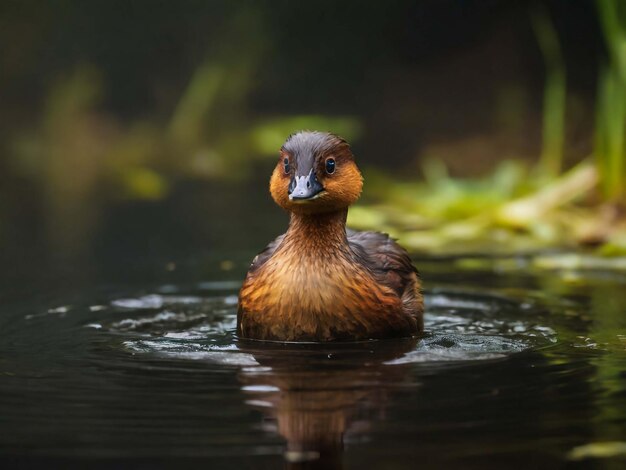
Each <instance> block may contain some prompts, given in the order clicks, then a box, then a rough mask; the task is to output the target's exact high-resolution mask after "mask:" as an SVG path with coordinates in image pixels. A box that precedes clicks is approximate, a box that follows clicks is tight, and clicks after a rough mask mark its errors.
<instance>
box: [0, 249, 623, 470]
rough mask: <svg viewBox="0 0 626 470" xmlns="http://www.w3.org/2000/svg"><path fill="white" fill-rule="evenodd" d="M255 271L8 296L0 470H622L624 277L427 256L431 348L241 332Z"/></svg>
mask: <svg viewBox="0 0 626 470" xmlns="http://www.w3.org/2000/svg"><path fill="white" fill-rule="evenodd" d="M247 259H248V254H240V255H239V258H237V257H236V256H234V257H233V260H234V261H233V260H231V261H230V262H229V263H226V264H225V263H224V262H217V261H215V262H214V261H207V260H206V259H194V260H192V261H189V262H188V263H187V264H185V263H182V264H176V265H172V264H164V265H159V268H158V269H156V268H155V266H140V267H135V268H133V269H130V268H129V272H131V273H130V274H129V273H126V274H121V275H118V276H117V279H118V282H117V283H116V282H112V281H111V279H108V280H107V279H104V278H92V279H91V280H90V281H89V282H84V283H80V282H78V281H76V282H78V283H77V284H74V285H70V286H69V287H67V284H66V283H65V282H61V281H59V280H55V279H54V278H50V277H44V278H42V279H39V281H38V282H37V283H34V284H31V285H29V286H24V287H23V288H20V289H13V290H9V289H5V290H4V291H3V292H4V294H3V296H2V300H1V302H2V303H1V307H2V315H1V316H0V321H1V322H2V323H1V325H0V326H1V331H2V341H1V343H0V431H1V433H0V455H1V461H2V462H4V463H5V464H8V465H9V466H11V467H16V466H24V467H44V466H45V467H46V468H50V467H51V466H52V467H60V468H65V467H67V466H70V465H83V466H89V467H90V468H94V467H96V468H99V467H107V468H108V467H116V468H124V467H129V468H137V467H145V468H163V467H165V468H169V467H177V468H178V467H180V466H181V465H186V466H191V465H204V466H208V467H209V468H281V467H283V466H286V467H288V468H309V467H310V468H340V467H343V468H385V469H387V468H398V469H404V468H415V467H420V468H442V467H444V468H448V467H454V468H458V467H461V468H502V467H504V466H507V467H514V468H517V467H519V468H554V467H558V468H562V467H567V468H569V467H572V468H576V467H583V468H587V467H593V468H618V466H619V465H621V464H622V465H623V464H624V463H626V461H625V460H624V458H625V453H624V450H623V448H622V447H620V442H621V443H623V442H624V441H626V436H625V424H626V423H625V418H626V406H625V404H626V400H625V398H626V374H625V373H624V370H626V367H625V366H626V350H625V349H626V316H625V315H624V313H625V312H624V310H625V309H624V307H623V306H624V305H626V303H625V302H624V301H625V300H626V293H624V292H623V290H624V289H623V286H624V279H622V278H620V276H618V275H614V274H610V273H587V274H588V275H587V276H586V277H584V278H582V277H580V276H578V277H576V276H574V277H572V275H571V274H570V275H568V276H563V275H560V274H558V273H553V272H544V273H533V272H529V271H528V270H526V269H512V270H511V269H509V270H504V271H503V270H502V269H500V268H499V267H498V265H497V264H493V263H491V262H489V261H486V262H484V263H482V264H480V263H479V266H477V267H473V268H472V269H467V268H462V267H460V266H461V265H460V264H459V263H458V262H457V261H456V260H439V261H437V260H430V261H424V260H422V261H420V260H418V265H420V266H421V267H422V273H423V277H424V279H426V287H427V291H426V303H427V315H426V334H425V335H424V336H423V337H421V338H415V339H404V340H387V341H365V342H354V343H342V344H330V345H321V344H284V343H265V342H258V341H249V340H248V341H244V340H241V339H238V338H237V337H236V335H235V331H234V329H235V322H236V301H237V298H236V294H237V290H238V287H239V284H240V279H241V277H242V276H243V274H244V272H245V265H246V260H247ZM213 265H215V266H221V268H222V269H221V270H220V269H214V270H211V269H209V267H210V266H213ZM231 268H232V270H231ZM522 268H523V266H522ZM120 278H122V279H123V282H120ZM74 279H76V278H74ZM9 284H10V282H9V280H4V283H3V285H5V286H8V285H9ZM59 285H63V286H65V287H63V288H60V287H59ZM585 446H586V447H585ZM620 449H621V450H620ZM603 452H604V454H606V455H604V454H603ZM4 468H9V467H8V466H7V467H4Z"/></svg>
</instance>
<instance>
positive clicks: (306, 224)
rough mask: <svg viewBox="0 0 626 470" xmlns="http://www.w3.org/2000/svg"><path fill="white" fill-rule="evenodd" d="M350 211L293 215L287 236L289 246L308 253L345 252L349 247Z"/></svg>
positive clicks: (304, 253)
mask: <svg viewBox="0 0 626 470" xmlns="http://www.w3.org/2000/svg"><path fill="white" fill-rule="evenodd" d="M347 216H348V209H343V210H341V211H337V212H327V213H322V214H296V213H293V212H292V213H291V219H290V221H289V229H288V230H287V233H286V234H285V243H286V244H288V246H291V247H294V248H299V249H301V250H302V249H303V250H304V251H302V254H303V255H306V254H307V253H311V252H313V253H318V252H322V253H327V254H330V253H332V252H333V251H335V250H340V251H343V250H344V249H346V248H347V247H348V239H347V237H346V218H347Z"/></svg>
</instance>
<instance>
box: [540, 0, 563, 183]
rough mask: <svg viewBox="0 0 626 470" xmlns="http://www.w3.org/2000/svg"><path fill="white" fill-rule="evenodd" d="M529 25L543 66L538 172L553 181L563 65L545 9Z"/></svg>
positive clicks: (558, 163) (559, 152)
mask: <svg viewBox="0 0 626 470" xmlns="http://www.w3.org/2000/svg"><path fill="white" fill-rule="evenodd" d="M531 19H532V26H533V29H534V31H535V36H536V37H537V42H538V43H539V48H540V50H541V54H542V56H543V60H544V62H545V66H546V77H545V85H544V92H543V136H542V139H543V145H542V150H541V159H540V162H539V170H540V172H541V174H542V176H545V177H548V178H554V177H555V176H557V175H558V174H559V173H560V172H561V169H562V166H563V143H564V141H565V99H566V93H567V83H566V73H565V64H564V62H563V54H562V52H561V45H560V43H559V38H558V36H557V33H556V30H555V28H554V25H553V24H552V21H551V20H550V16H549V14H548V12H547V11H546V9H545V8H544V7H541V6H538V7H536V9H535V10H533V11H532V14H531Z"/></svg>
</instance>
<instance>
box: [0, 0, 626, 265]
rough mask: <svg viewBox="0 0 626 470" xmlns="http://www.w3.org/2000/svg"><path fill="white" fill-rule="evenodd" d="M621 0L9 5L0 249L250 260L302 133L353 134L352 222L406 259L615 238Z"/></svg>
mask: <svg viewBox="0 0 626 470" xmlns="http://www.w3.org/2000/svg"><path fill="white" fill-rule="evenodd" d="M623 9H624V5H622V4H619V2H617V1H612V0H600V1H598V2H596V1H592V0H553V1H537V2H509V1H505V0H423V1H418V2H409V1H393V0H390V1H387V2H356V1H344V2H335V1H325V0H322V1H316V2H286V1H255V2H251V1H244V2H230V1H210V2H207V1H196V0H185V1H178V2H172V1H148V0H143V1H129V0H124V1H111V0H107V1H100V0H91V1H89V2H84V1H79V0H64V1H60V0H59V1H50V2H36V1H28V0H24V1H5V2H2V3H1V4H0V42H1V44H2V46H1V47H0V51H1V52H0V103H1V104H2V105H1V106H0V240H1V243H2V244H1V246H2V247H3V250H2V251H3V253H2V258H3V262H4V266H5V268H7V269H6V270H7V271H11V272H15V271H19V270H20V269H28V270H32V269H34V268H35V269H40V268H41V269H44V268H43V267H44V266H46V265H58V264H59V260H64V263H67V264H68V265H74V266H76V265H79V266H82V267H83V268H84V269H86V270H89V269H94V268H93V267H94V266H100V267H102V266H104V268H102V269H111V270H112V271H115V270H116V269H117V270H119V269H120V267H124V268H126V267H128V266H130V265H132V264H133V263H141V262H143V261H145V260H158V262H159V263H162V265H163V266H169V267H170V268H172V269H173V268H174V266H175V262H176V260H179V259H185V258H186V257H189V256H202V255H203V254H207V253H209V254H211V256H215V262H216V263H219V265H220V266H221V267H222V268H223V269H225V270H228V269H229V267H230V266H231V265H232V263H236V262H238V261H237V256H238V255H237V253H245V255H241V259H242V262H244V261H243V260H245V262H247V261H248V256H249V253H252V252H255V251H259V250H260V249H262V248H263V247H264V246H265V244H266V243H267V242H268V241H269V240H271V239H272V238H273V237H275V236H276V235H278V234H280V233H282V231H284V229H285V227H286V222H287V218H286V216H285V214H283V213H281V211H280V210H279V209H278V208H277V207H276V206H274V204H273V202H272V201H271V199H270V196H269V193H268V191H267V182H268V179H269V176H270V173H271V171H272V168H273V166H274V165H275V162H276V157H277V151H278V149H279V148H280V145H281V144H282V142H283V141H284V140H285V138H286V137H287V136H288V135H289V134H290V133H292V132H294V131H296V130H300V129H317V130H322V131H331V132H334V133H337V134H340V135H342V136H343V137H345V138H346V139H348V140H349V141H350V142H351V144H352V146H353V150H354V152H355V154H356V156H357V161H358V162H359V165H360V166H361V168H362V169H363V171H364V174H365V187H364V190H365V192H364V197H363V200H362V202H361V203H360V205H359V206H358V207H356V208H355V210H354V211H353V212H352V214H351V219H350V222H351V223H352V224H353V225H354V226H356V227H359V228H373V229H378V230H386V231H388V232H391V233H392V234H393V235H394V236H397V237H399V238H400V239H401V241H402V242H403V243H405V244H406V245H407V246H409V247H410V248H411V249H412V250H414V251H416V252H425V253H447V252H467V251H472V250H478V251H480V250H484V247H489V249H490V250H491V249H493V247H494V246H497V247H500V249H501V250H502V251H503V252H507V253H511V252H518V251H520V250H526V251H532V250H536V249H543V248H545V247H570V248H571V247H580V246H591V247H596V248H594V249H596V250H597V249H599V250H601V253H602V254H619V253H621V250H622V248H621V247H622V246H624V243H622V242H621V240H622V237H621V235H620V233H621V231H620V230H621V228H620V227H621V223H622V222H621V220H622V210H621V206H622V205H621V200H622V199H623V197H622V196H623V194H622V193H623V178H624V152H623V145H624V142H623V131H624V125H625V123H626V57H624V51H625V50H626V49H625V48H624V47H622V46H623V45H624V44H625V43H626V29H625V28H624V27H625V26H626V22H625V21H624V18H625V15H624V12H623V11H622V10H623ZM597 247H599V248H597ZM61 264H63V263H61ZM81 269H82V268H81ZM98 269H100V268H98Z"/></svg>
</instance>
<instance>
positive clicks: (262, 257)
mask: <svg viewBox="0 0 626 470" xmlns="http://www.w3.org/2000/svg"><path fill="white" fill-rule="evenodd" d="M283 238H285V234H284V233H283V234H282V235H280V236H278V237H276V239H275V240H274V241H273V242H271V243H270V244H269V245H267V246H266V247H265V249H264V250H263V251H262V252H261V253H259V254H258V255H256V256H255V257H254V259H253V260H252V264H251V265H250V269H249V270H248V273H249V274H252V273H254V272H255V271H256V270H257V269H259V268H260V267H261V266H263V265H264V264H265V262H266V261H267V260H268V259H270V258H271V257H272V255H273V254H274V252H275V251H276V248H278V246H279V245H280V244H281V242H282V241H283Z"/></svg>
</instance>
